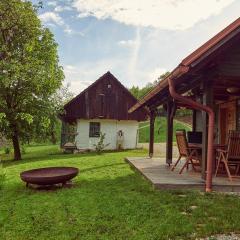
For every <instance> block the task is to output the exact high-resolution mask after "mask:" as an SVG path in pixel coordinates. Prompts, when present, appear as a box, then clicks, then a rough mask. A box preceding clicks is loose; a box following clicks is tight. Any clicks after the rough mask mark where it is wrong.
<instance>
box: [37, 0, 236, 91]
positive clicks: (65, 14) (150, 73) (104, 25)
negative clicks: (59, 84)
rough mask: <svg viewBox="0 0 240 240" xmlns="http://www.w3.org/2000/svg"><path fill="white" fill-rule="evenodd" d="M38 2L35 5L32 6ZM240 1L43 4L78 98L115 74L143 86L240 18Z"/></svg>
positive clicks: (63, 0)
mask: <svg viewBox="0 0 240 240" xmlns="http://www.w3.org/2000/svg"><path fill="white" fill-rule="evenodd" d="M33 2H34V1H33ZM239 9H240V1H239V0H235V1H234V0H48V1H47V0H43V9H41V10H40V11H39V17H40V19H41V21H42V23H43V24H44V25H45V26H46V27H49V28H50V29H51V31H52V32H53V33H54V35H55V39H56V42H57V43H58V44H59V57H60V64H61V65H62V66H63V68H64V73H65V84H69V85H70V90H71V91H72V92H74V93H75V94H78V93H79V92H81V91H82V90H83V89H84V88H86V87H87V86H89V85H90V84H91V83H92V82H94V81H95V80H96V79H97V78H98V77H100V76H101V75H103V74H104V73H105V72H107V71H111V72H112V73H113V74H114V75H115V76H116V77H117V78H118V79H119V80H120V81H121V82H122V83H123V85H125V86H126V87H131V86H133V85H138V86H140V87H142V86H144V85H145V84H146V83H148V82H153V81H154V80H156V79H157V77H158V76H159V75H161V74H162V73H164V72H165V71H170V70H172V69H173V68H174V67H176V65H178V63H179V62H180V61H181V60H182V59H183V58H185V57H186V56H187V55H188V54H189V53H191V52H192V51H193V50H195V49H196V48H197V47H199V46H200V45H201V44H203V43H204V42H205V41H207V40H208V39H209V38H210V37H212V36H213V35H214V34H216V33H217V32H219V31H220V30H221V29H222V28H224V27H225V26H227V25H228V24H229V23H231V22H232V21H234V20H235V19H237V18H238V17H240V14H239Z"/></svg>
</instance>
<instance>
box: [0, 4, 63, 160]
mask: <svg viewBox="0 0 240 240" xmlns="http://www.w3.org/2000/svg"><path fill="white" fill-rule="evenodd" d="M63 78H64V75H63V71H62V68H61V67H60V66H59V59H58V55H57V44H56V42H55V41H54V38H53V34H52V33H51V32H50V31H49V29H47V28H44V27H43V26H42V25H41V22H40V20H39V19H38V17H37V10H36V8H35V7H34V6H33V5H32V3H31V2H29V1H21V0H10V1H9V0H1V1H0V112H1V113H0V131H1V132H2V133H3V134H4V136H6V137H7V138H9V139H11V140H12V143H13V148H14V159H15V160H19V159H21V151H20V140H21V139H25V138H27V137H29V136H31V134H32V132H33V131H34V129H33V128H34V126H36V124H35V125H34V121H35V120H36V119H42V118H43V119H45V122H47V114H46V108H45V107H46V106H47V105H48V103H49V99H50V98H51V96H52V95H53V94H54V93H55V92H56V90H57V89H58V88H59V87H60V86H61V83H62V80H63ZM43 122H44V121H43ZM32 126H33V127H32Z"/></svg>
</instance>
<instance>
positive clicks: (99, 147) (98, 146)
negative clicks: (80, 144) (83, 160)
mask: <svg viewBox="0 0 240 240" xmlns="http://www.w3.org/2000/svg"><path fill="white" fill-rule="evenodd" d="M105 136H106V133H102V132H100V138H99V142H98V143H97V144H94V145H93V146H94V147H95V150H96V152H97V154H101V153H102V151H103V150H104V149H105V148H106V147H107V146H108V145H109V144H110V143H107V144H104V140H105Z"/></svg>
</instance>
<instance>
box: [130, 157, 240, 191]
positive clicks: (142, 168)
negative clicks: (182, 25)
mask: <svg viewBox="0 0 240 240" xmlns="http://www.w3.org/2000/svg"><path fill="white" fill-rule="evenodd" d="M125 161H126V162H127V163H129V164H130V165H131V167H132V168H133V169H134V170H136V171H138V172H139V173H140V174H142V175H143V176H144V177H145V178H146V179H147V180H148V181H149V182H150V183H151V184H152V186H153V187H154V189H163V190H164V189H165V190H168V189H170V190H200V191H204V190H205V181H204V180H203V179H202V178H201V176H200V172H194V171H188V172H184V173H183V174H178V171H174V172H172V171H171V167H170V166H169V165H168V164H166V163H165V158H149V157H143V158H139V157H135V158H134V157H131V158H125ZM212 190H213V191H220V192H240V179H236V180H235V181H233V182H230V181H228V179H227V178H226V177H225V176H221V175H220V176H218V177H216V178H213V184H212Z"/></svg>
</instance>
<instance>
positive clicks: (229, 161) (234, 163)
mask: <svg viewBox="0 0 240 240" xmlns="http://www.w3.org/2000/svg"><path fill="white" fill-rule="evenodd" d="M217 155H218V157H217V168H216V173H215V177H216V176H217V173H218V169H219V166H220V164H221V163H222V165H223V166H224V168H225V169H226V171H227V175H228V178H229V180H230V181H232V178H233V177H236V174H237V173H238V172H239V167H240V131H232V130H231V131H229V134H228V143H227V146H226V148H225V149H217ZM231 167H235V175H231V172H230V169H231Z"/></svg>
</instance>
